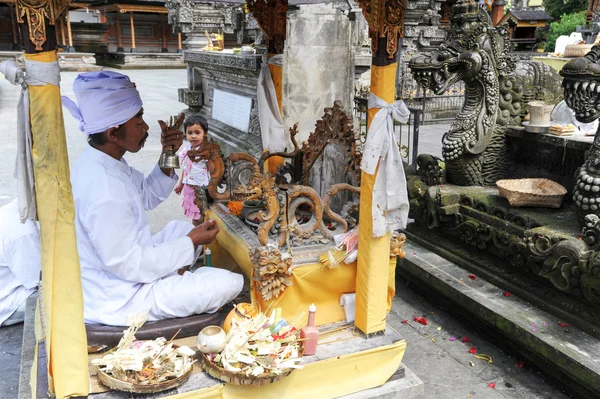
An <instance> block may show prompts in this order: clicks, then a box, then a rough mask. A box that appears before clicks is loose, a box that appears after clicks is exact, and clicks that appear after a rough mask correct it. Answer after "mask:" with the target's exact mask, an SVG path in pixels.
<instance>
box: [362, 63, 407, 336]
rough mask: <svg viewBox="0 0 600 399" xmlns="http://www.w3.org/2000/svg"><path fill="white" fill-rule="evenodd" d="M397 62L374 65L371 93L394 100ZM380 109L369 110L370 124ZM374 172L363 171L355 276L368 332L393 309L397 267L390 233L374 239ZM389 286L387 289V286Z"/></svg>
mask: <svg viewBox="0 0 600 399" xmlns="http://www.w3.org/2000/svg"><path fill="white" fill-rule="evenodd" d="M397 68H398V64H397V63H393V64H391V65H387V66H384V67H379V66H376V65H372V66H371V92H372V93H373V94H375V95H376V96H377V97H379V98H381V99H382V100H384V101H386V102H388V103H391V102H393V101H394V97H395V93H396V70H397ZM377 111H379V109H378V108H374V109H370V110H369V123H370V121H371V120H372V119H373V116H374V115H375V113H377ZM376 176H377V172H375V174H374V175H369V174H366V173H364V172H362V177H361V186H360V223H359V227H358V228H359V237H358V269H357V278H356V322H355V325H356V327H357V328H358V329H359V330H360V331H362V332H363V333H365V334H372V333H376V332H378V331H382V330H383V329H385V320H386V310H388V311H389V309H390V308H391V299H392V298H393V296H391V297H390V295H391V294H392V293H395V280H393V279H391V277H392V276H395V267H396V264H395V262H394V264H393V267H394V270H393V271H392V270H391V267H392V264H391V263H390V262H389V258H390V234H386V235H385V236H383V237H378V238H373V218H372V211H371V210H372V206H373V205H372V204H373V185H374V184H375V177H376ZM386 287H387V289H386Z"/></svg>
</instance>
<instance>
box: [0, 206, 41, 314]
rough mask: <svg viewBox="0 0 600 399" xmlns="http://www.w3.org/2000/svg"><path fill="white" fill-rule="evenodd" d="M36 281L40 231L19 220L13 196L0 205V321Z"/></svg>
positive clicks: (38, 269) (27, 293) (34, 226)
mask: <svg viewBox="0 0 600 399" xmlns="http://www.w3.org/2000/svg"><path fill="white" fill-rule="evenodd" d="M39 281H40V233H39V230H38V228H37V226H36V224H35V222H32V221H31V220H29V219H28V220H26V221H25V223H23V224H21V216H20V214H19V205H18V203H17V200H16V199H15V200H14V201H12V202H10V203H8V204H7V205H4V206H3V207H1V208H0V325H2V323H4V322H5V321H6V319H8V318H9V317H10V316H11V315H12V314H13V313H14V312H15V311H16V310H17V309H18V308H19V306H21V305H22V304H23V303H24V302H25V300H26V299H27V297H29V295H31V294H32V293H34V292H35V290H36V288H37V285H38V283H39Z"/></svg>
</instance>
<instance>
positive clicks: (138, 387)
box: [98, 367, 193, 393]
mask: <svg viewBox="0 0 600 399" xmlns="http://www.w3.org/2000/svg"><path fill="white" fill-rule="evenodd" d="M192 370H193V367H190V369H189V370H188V371H186V372H185V374H183V375H181V376H179V377H177V378H173V379H171V380H167V381H163V382H160V383H158V384H146V385H143V384H134V383H131V382H127V381H123V380H119V379H117V378H115V377H113V376H111V375H108V374H106V373H105V372H103V371H102V370H98V381H100V382H101V383H102V385H104V386H106V387H107V388H110V389H114V390H117V391H125V392H133V393H156V392H162V391H166V390H167V389H172V388H175V387H178V386H179V385H181V384H183V383H184V382H186V381H187V379H188V378H190V375H192Z"/></svg>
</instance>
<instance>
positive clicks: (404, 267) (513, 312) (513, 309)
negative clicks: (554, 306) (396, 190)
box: [396, 235, 600, 398]
mask: <svg viewBox="0 0 600 399" xmlns="http://www.w3.org/2000/svg"><path fill="white" fill-rule="evenodd" d="M438 239H439V237H437V236H431V235H430V236H429V238H428V240H427V241H428V242H430V243H434V242H436V243H437V241H438ZM432 245H433V244H432ZM404 249H405V250H406V254H407V255H406V258H405V259H401V260H399V262H398V268H397V270H396V273H397V275H398V276H402V277H404V278H407V279H408V280H409V281H412V282H414V283H415V285H418V286H420V287H421V288H422V289H423V290H424V291H428V293H431V294H432V296H433V297H435V298H436V300H437V301H438V302H439V303H444V304H445V306H446V307H447V308H449V309H452V312H453V313H455V314H458V315H460V316H462V317H464V318H466V319H468V320H471V321H472V323H473V324H476V322H475V321H473V320H474V319H475V320H477V321H478V322H481V323H482V325H483V326H485V327H484V328H485V330H486V336H487V337H491V336H494V337H495V340H496V341H498V342H502V346H504V347H508V348H509V349H511V350H512V351H513V352H515V353H519V358H520V359H524V360H525V361H526V362H527V363H530V364H535V365H536V366H537V367H538V368H540V369H542V371H544V372H545V373H547V374H549V375H551V376H552V377H554V378H555V379H557V380H559V381H560V382H561V383H562V384H564V385H565V386H566V387H568V392H569V393H571V394H575V395H576V397H581V398H598V397H600V341H598V339H597V338H595V337H593V336H591V335H589V334H587V333H586V332H584V331H582V330H580V329H578V328H577V327H575V326H573V325H572V324H570V323H568V322H567V321H566V319H565V318H562V317H557V316H556V315H554V314H551V313H549V312H547V311H545V310H542V309H541V308H540V307H538V306H535V305H532V303H530V302H529V300H530V296H529V297H528V296H527V295H524V294H527V291H523V290H512V289H511V290H510V296H506V294H505V293H506V291H507V287H506V286H501V285H497V284H496V283H495V281H494V280H493V279H488V277H489V274H486V273H485V272H484V271H483V270H482V269H478V268H477V266H476V265H475V264H471V265H472V266H471V267H467V266H465V265H461V266H459V265H457V264H456V263H454V262H452V261H450V260H447V258H448V256H443V257H442V256H439V255H437V254H436V253H434V252H432V251H430V250H429V249H427V248H426V247H425V246H422V245H419V244H417V243H415V241H414V239H413V238H412V237H409V239H408V240H407V242H406V244H405V246H404ZM471 260H472V261H474V260H475V259H474V257H472V259H471ZM469 273H474V275H475V279H470V278H469V277H468V275H469ZM565 311H567V309H565ZM559 322H560V323H567V324H569V325H568V326H564V327H561V326H560V325H559ZM478 349H479V347H478ZM495 360H496V359H495V358H494V363H496V361H495ZM519 397H525V396H519ZM527 397H530V396H527ZM531 397H533V396H531ZM536 397H538V396H537V395H536ZM539 397H541V396H539ZM544 397H546V396H544Z"/></svg>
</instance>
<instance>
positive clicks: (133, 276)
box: [71, 147, 195, 325]
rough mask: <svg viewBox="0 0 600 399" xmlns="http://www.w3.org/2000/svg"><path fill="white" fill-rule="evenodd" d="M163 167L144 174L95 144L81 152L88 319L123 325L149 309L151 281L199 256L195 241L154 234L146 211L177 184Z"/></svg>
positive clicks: (80, 223)
mask: <svg viewBox="0 0 600 399" xmlns="http://www.w3.org/2000/svg"><path fill="white" fill-rule="evenodd" d="M177 180H178V179H177V176H176V175H175V174H172V175H171V176H166V175H165V174H164V173H163V172H162V171H161V170H160V168H159V167H158V165H157V166H156V167H155V168H154V170H153V171H152V172H151V173H150V174H149V175H148V177H144V175H143V174H142V173H140V172H139V171H137V170H135V169H133V168H131V167H130V166H129V165H127V162H126V161H125V160H124V159H121V160H116V159H114V158H112V157H110V156H109V155H106V154H104V153H103V152H100V151H98V150H96V149H94V148H92V147H88V148H87V149H86V150H85V151H84V153H83V154H82V155H81V157H80V158H79V160H78V161H77V163H76V164H75V167H74V168H73V173H72V177H71V181H72V184H73V197H74V200H75V209H76V217H75V226H76V229H77V248H78V251H79V257H80V260H81V278H82V283H83V294H84V308H85V312H84V314H85V321H86V323H103V324H111V325H123V323H124V321H125V317H126V316H127V315H128V314H133V313H137V312H140V311H144V310H147V309H146V307H147V303H145V301H144V299H145V297H146V296H148V295H149V294H150V291H151V289H152V284H148V283H152V282H154V281H156V280H158V279H160V278H161V277H164V276H166V275H168V274H170V273H172V272H175V271H176V270H177V269H179V268H181V267H184V266H187V265H190V264H192V263H193V261H194V259H195V251H194V245H193V243H192V240H191V239H190V238H189V237H187V236H183V237H181V238H177V239H176V240H172V241H169V242H168V243H163V242H161V241H162V240H161V239H160V238H157V237H158V236H159V235H157V236H155V237H152V234H151V231H150V225H149V223H148V219H147V216H146V210H151V209H154V208H155V207H156V206H158V205H159V204H160V203H161V202H163V201H164V200H165V199H167V197H168V196H169V194H170V193H171V192H172V191H173V188H174V187H175V185H176V184H177Z"/></svg>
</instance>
